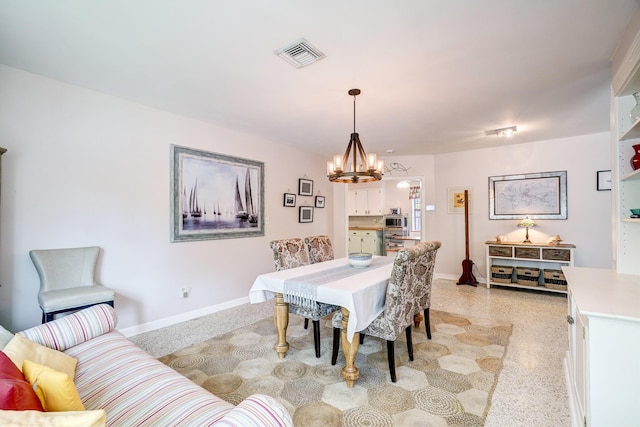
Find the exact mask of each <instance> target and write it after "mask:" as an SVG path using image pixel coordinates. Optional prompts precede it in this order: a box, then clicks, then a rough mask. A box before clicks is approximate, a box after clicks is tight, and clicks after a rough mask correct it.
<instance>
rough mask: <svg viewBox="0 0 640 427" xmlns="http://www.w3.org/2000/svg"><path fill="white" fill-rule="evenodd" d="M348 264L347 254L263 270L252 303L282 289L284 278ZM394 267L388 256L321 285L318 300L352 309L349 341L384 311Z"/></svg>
mask: <svg viewBox="0 0 640 427" xmlns="http://www.w3.org/2000/svg"><path fill="white" fill-rule="evenodd" d="M348 264H349V259H348V258H339V259H335V260H332V261H326V262H321V263H317V264H311V265H305V266H302V267H298V268H292V269H289V270H282V271H274V272H272V273H265V274H261V275H260V276H258V277H257V278H256V280H255V281H254V282H253V286H251V289H250V290H249V301H251V303H258V302H263V301H266V300H267V299H269V298H273V296H274V294H275V293H282V292H283V290H284V281H285V280H289V279H296V278H299V277H301V276H306V275H309V274H313V273H318V272H322V271H324V270H331V269H334V268H336V267H339V266H342V265H348ZM392 268H393V259H392V258H389V262H388V263H385V264H383V265H380V266H373V265H372V266H369V267H366V268H359V269H357V274H350V275H348V276H347V277H344V278H334V279H332V281H330V282H327V283H324V284H321V285H318V287H317V297H316V298H317V301H318V302H324V303H328V304H334V305H339V306H341V307H344V308H346V309H347V310H349V313H350V314H349V323H348V324H347V338H348V339H349V341H351V340H352V339H353V335H354V334H355V333H356V332H357V331H361V330H363V329H364V328H366V327H367V326H368V325H369V324H370V323H371V321H372V320H373V319H375V318H376V317H377V316H378V315H379V314H380V313H381V312H382V310H383V308H384V299H385V293H386V290H387V283H388V280H389V277H390V276H391V269H392Z"/></svg>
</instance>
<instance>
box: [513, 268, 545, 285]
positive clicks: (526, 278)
mask: <svg viewBox="0 0 640 427" xmlns="http://www.w3.org/2000/svg"><path fill="white" fill-rule="evenodd" d="M516 279H517V282H518V285H524V286H538V282H539V280H540V269H539V268H534V267H516Z"/></svg>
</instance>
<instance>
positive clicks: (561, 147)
mask: <svg viewBox="0 0 640 427" xmlns="http://www.w3.org/2000/svg"><path fill="white" fill-rule="evenodd" d="M610 157H611V156H610V137H609V134H608V133H602V134H594V135H584V136H578V137H572V138H564V139H558V140H551V141H539V142H534V143H528V144H517V145H509V146H505V147H499V148H489V149H481V150H473V151H465V152H458V153H449V154H442V155H437V156H416V157H402V158H400V157H398V158H386V159H385V162H390V161H398V162H400V163H402V164H403V165H404V166H406V167H410V168H411V169H410V172H409V174H411V175H413V174H424V175H425V176H426V183H427V186H428V187H427V192H426V200H425V203H424V204H425V205H427V204H432V203H433V204H435V205H436V210H435V212H427V213H426V214H425V218H426V226H427V233H426V238H427V239H429V240H431V239H436V240H440V241H442V248H441V249H440V251H439V252H438V257H437V263H436V273H437V274H438V275H439V276H440V277H451V278H455V279H457V278H459V277H460V274H461V273H462V267H461V262H462V260H463V259H464V257H465V238H464V215H462V214H449V213H447V204H446V198H447V188H448V187H471V188H472V199H473V200H472V211H473V212H472V214H471V215H470V227H469V231H470V258H471V259H472V260H473V261H474V263H475V264H476V266H477V270H475V269H474V274H475V273H476V272H477V273H478V274H477V275H476V277H477V278H478V279H480V280H481V279H482V278H483V277H484V275H485V265H486V262H485V245H484V242H485V241H487V240H493V239H494V238H495V236H496V235H498V234H501V235H506V236H507V237H508V239H509V240H510V241H522V240H524V230H522V229H518V228H517V227H516V224H517V221H516V220H489V202H488V201H489V184H488V178H489V177H490V176H499V175H511V174H522V173H535V172H550V171H560V170H566V171H567V201H568V208H567V210H568V219H567V220H536V223H537V224H538V227H537V228H533V229H530V230H529V235H530V239H531V240H532V241H533V242H546V241H547V240H548V239H549V238H551V237H552V236H554V235H556V234H559V235H560V237H561V238H562V239H563V240H564V242H565V243H573V244H575V245H576V252H575V254H576V257H575V258H576V259H575V264H576V266H581V267H594V268H611V266H612V252H611V191H597V190H596V171H598V170H605V169H611V167H610V165H611V162H610ZM432 161H434V165H435V166H434V169H433V174H430V172H429V169H430V167H429V166H428V165H430V163H431V162H432ZM429 184H431V188H429Z"/></svg>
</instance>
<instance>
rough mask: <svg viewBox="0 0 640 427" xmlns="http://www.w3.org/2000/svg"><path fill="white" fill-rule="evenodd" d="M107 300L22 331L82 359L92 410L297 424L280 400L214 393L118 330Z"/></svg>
mask: <svg viewBox="0 0 640 427" xmlns="http://www.w3.org/2000/svg"><path fill="white" fill-rule="evenodd" d="M116 321H117V317H116V313H115V311H114V309H113V308H112V307H111V306H109V305H107V304H100V305H95V306H92V307H89V308H86V309H84V310H81V311H78V312H76V313H74V314H71V315H69V316H66V317H62V318H60V319H57V320H54V321H52V322H49V323H45V324H43V325H39V326H36V327H33V328H31V329H27V330H25V331H22V332H20V335H22V336H23V337H25V338H27V339H29V340H32V341H35V342H37V343H39V344H41V345H44V346H47V347H49V348H53V349H56V350H59V351H63V352H64V353H66V354H67V355H69V356H72V357H74V358H76V359H77V360H78V364H77V367H76V374H75V384H76V388H77V390H78V394H79V395H80V398H81V399H82V403H83V404H84V406H85V408H86V409H104V410H105V411H106V413H107V421H106V425H112V426H198V427H199V426H211V425H216V426H274V427H276V426H278V427H280V426H293V422H292V420H291V417H290V415H289V413H288V412H287V410H286V409H285V408H284V407H283V406H282V405H281V404H280V403H279V402H277V401H276V400H275V399H273V398H272V397H269V396H266V395H260V394H254V395H251V396H249V397H248V398H246V399H245V400H244V401H242V402H240V404H238V405H237V406H235V405H232V404H231V403H228V402H226V401H224V400H222V399H220V398H219V397H217V396H215V395H213V394H211V393H209V392H208V391H207V390H205V389H204V388H202V387H200V386H198V385H197V384H195V383H193V382H192V381H190V380H189V379H187V378H186V377H184V376H182V375H180V374H179V373H177V372H176V371H174V370H173V369H171V368H169V367H167V366H166V365H164V364H162V363H161V362H159V361H158V360H156V359H155V358H153V357H152V356H151V355H149V354H147V353H145V352H144V351H143V350H142V349H140V348H139V347H137V346H136V345H135V344H133V343H132V342H131V341H129V340H128V339H127V338H126V337H125V336H124V335H122V334H121V333H120V332H118V331H117V330H115V325H116Z"/></svg>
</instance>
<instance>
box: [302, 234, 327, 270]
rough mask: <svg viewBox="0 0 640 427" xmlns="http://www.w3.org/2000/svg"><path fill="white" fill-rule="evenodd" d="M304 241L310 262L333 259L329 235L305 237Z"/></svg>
mask: <svg viewBox="0 0 640 427" xmlns="http://www.w3.org/2000/svg"><path fill="white" fill-rule="evenodd" d="M304 243H305V244H306V245H307V249H308V250H309V259H310V260H311V264H316V263H319V262H325V261H330V260H332V259H333V245H332V244H331V239H329V236H310V237H305V239H304Z"/></svg>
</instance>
